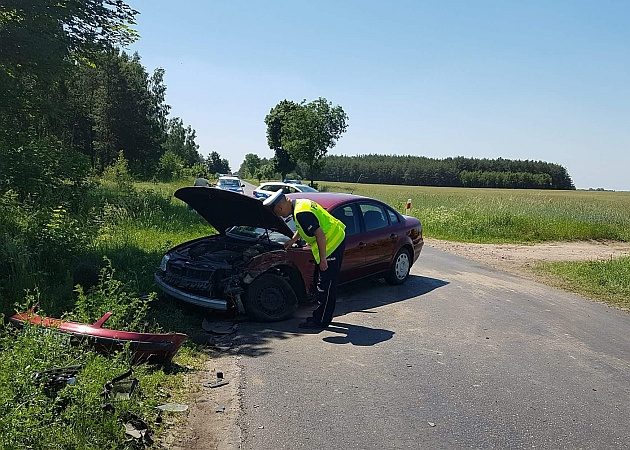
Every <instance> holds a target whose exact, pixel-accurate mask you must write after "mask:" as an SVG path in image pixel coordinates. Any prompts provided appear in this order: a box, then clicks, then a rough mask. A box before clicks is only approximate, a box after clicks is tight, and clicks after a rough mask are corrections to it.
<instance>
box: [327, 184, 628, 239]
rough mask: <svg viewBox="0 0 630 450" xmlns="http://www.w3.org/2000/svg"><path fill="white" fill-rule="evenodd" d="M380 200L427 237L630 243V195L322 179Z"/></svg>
mask: <svg viewBox="0 0 630 450" xmlns="http://www.w3.org/2000/svg"><path fill="white" fill-rule="evenodd" d="M321 184H322V185H323V188H324V189H325V190H327V191H332V192H350V191H352V190H354V193H355V194H358V195H365V196H368V197H373V198H377V199H379V200H382V201H384V202H386V203H388V204H390V205H391V206H393V207H395V208H396V209H397V210H399V211H401V212H402V211H403V208H404V205H405V202H406V201H407V199H408V198H411V200H412V203H413V209H412V211H411V215H414V216H417V217H418V218H419V219H420V220H421V221H422V223H423V227H424V233H425V236H429V237H432V238H436V239H446V240H452V241H460V242H479V243H536V242H545V241H580V240H613V241H624V242H628V241H630V193H628V192H590V191H549V190H521V189H470V188H439V187H422V186H393V185H370V184H352V183H328V182H326V183H321Z"/></svg>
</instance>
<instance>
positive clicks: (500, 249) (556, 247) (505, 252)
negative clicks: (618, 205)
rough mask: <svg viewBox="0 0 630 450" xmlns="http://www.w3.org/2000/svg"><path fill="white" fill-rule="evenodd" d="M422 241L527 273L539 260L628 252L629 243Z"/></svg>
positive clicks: (595, 257) (601, 257)
mask: <svg viewBox="0 0 630 450" xmlns="http://www.w3.org/2000/svg"><path fill="white" fill-rule="evenodd" d="M425 244H426V245H430V246H431V247H434V248H437V249H440V250H444V251H447V252H450V253H454V254H456V255H459V256H463V257H464V258H468V259H472V260H475V261H479V262H481V263H484V264H487V265H489V266H491V267H494V268H496V269H499V270H503V271H506V272H510V273H517V274H521V275H529V276H531V275H532V274H533V271H532V267H533V266H534V265H535V264H536V263H539V262H551V261H593V260H604V259H610V258H618V257H621V256H628V255H630V243H626V242H599V241H587V242H551V243H545V244H533V245H523V244H473V243H464V242H450V241H441V240H437V239H425Z"/></svg>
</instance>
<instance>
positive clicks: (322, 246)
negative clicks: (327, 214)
mask: <svg viewBox="0 0 630 450" xmlns="http://www.w3.org/2000/svg"><path fill="white" fill-rule="evenodd" d="M315 240H316V241H317V249H318V250H319V270H321V271H322V272H325V271H326V270H328V261H326V235H325V234H324V232H323V231H322V229H321V227H320V228H318V229H317V230H315Z"/></svg>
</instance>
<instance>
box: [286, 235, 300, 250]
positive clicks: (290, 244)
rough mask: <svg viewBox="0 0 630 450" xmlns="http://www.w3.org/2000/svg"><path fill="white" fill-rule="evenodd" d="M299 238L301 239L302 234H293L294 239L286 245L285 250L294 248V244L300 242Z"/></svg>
mask: <svg viewBox="0 0 630 450" xmlns="http://www.w3.org/2000/svg"><path fill="white" fill-rule="evenodd" d="M299 238H300V233H298V232H297V231H296V232H295V233H293V237H292V238H291V239H289V240H288V241H287V242H285V243H284V249H285V250H288V249H290V248H291V247H292V246H293V244H295V243H296V242H297V241H298V239H299Z"/></svg>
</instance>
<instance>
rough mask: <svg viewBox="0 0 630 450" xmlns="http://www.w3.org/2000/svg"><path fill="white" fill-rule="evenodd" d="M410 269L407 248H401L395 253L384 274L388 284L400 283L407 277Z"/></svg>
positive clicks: (409, 257) (409, 256)
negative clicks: (390, 264) (387, 270)
mask: <svg viewBox="0 0 630 450" xmlns="http://www.w3.org/2000/svg"><path fill="white" fill-rule="evenodd" d="M410 269H411V255H410V253H409V250H407V249H406V248H401V249H400V250H398V253H396V257H395V258H394V262H393V263H392V266H391V267H390V269H389V272H388V273H387V275H386V276H385V279H386V280H387V282H388V283H389V284H402V283H404V282H405V281H406V280H407V278H409V270H410Z"/></svg>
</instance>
